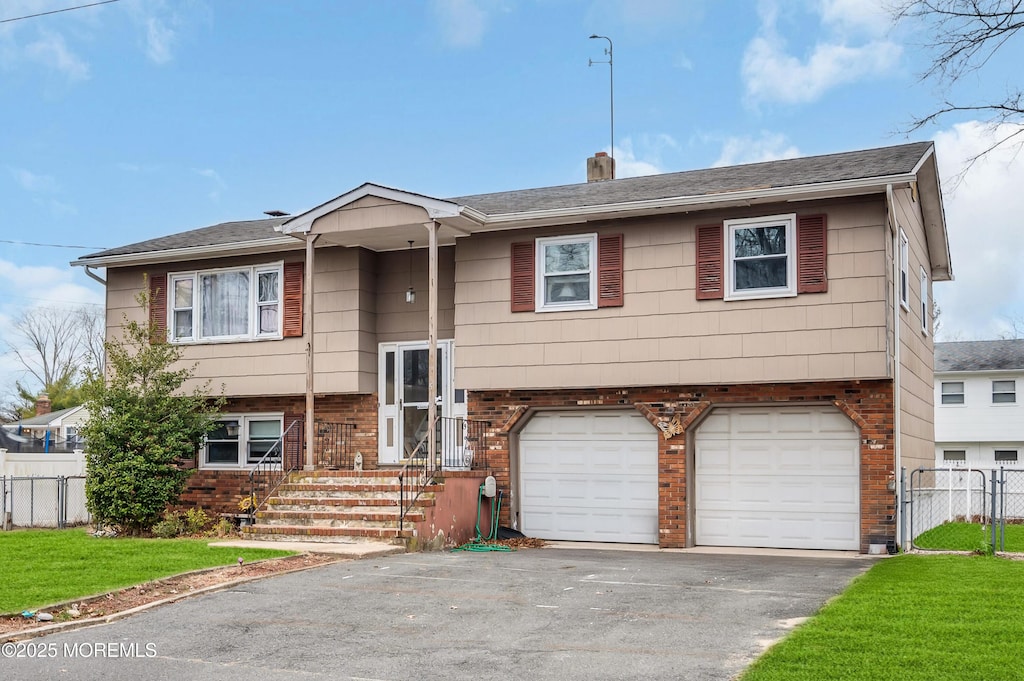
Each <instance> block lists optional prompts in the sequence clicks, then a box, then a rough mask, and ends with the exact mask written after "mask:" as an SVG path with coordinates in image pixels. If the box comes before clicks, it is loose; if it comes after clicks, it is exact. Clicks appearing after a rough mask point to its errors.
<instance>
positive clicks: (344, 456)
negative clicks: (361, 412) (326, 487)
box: [314, 421, 356, 470]
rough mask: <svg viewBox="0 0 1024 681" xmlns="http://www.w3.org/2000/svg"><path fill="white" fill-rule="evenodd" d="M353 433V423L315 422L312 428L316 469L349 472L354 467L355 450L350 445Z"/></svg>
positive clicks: (354, 428) (354, 426)
mask: <svg viewBox="0 0 1024 681" xmlns="http://www.w3.org/2000/svg"><path fill="white" fill-rule="evenodd" d="M355 431H356V424H354V423H327V422H326V421H317V422H316V426H315V428H314V432H315V433H316V466H317V468H330V469H337V470H351V469H352V468H353V467H355V463H356V462H355V448H354V446H353V444H352V438H353V435H355Z"/></svg>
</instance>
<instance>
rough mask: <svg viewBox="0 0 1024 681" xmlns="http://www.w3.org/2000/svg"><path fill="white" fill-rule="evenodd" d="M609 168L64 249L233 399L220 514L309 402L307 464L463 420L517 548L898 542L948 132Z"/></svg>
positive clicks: (925, 362)
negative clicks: (898, 141) (330, 428)
mask: <svg viewBox="0 0 1024 681" xmlns="http://www.w3.org/2000/svg"><path fill="white" fill-rule="evenodd" d="M609 161H610V159H607V158H606V157H603V155H598V156H596V157H594V158H592V159H591V160H590V162H589V164H588V171H590V170H593V171H594V176H593V177H592V178H591V179H593V180H595V181H589V182H587V183H584V184H577V185H567V186H560V187H546V188H540V189H527V190H520V191H509V192H500V193H493V194H482V195H476V196H462V197H455V198H447V199H439V198H432V197H428V196H423V195H421V194H416V193H412V192H406V191H401V190H397V189H392V188H388V187H383V186H379V185H374V184H364V185H362V186H360V187H358V188H356V189H354V190H352V191H349V192H347V193H345V194H342V195H341V196H338V197H336V198H334V199H331V200H329V201H327V202H325V203H323V204H321V205H319V206H317V207H315V208H312V209H310V210H308V211H306V212H304V213H301V214H299V215H295V216H290V217H289V216H285V217H277V218H272V219H266V220H255V221H251V222H232V223H225V224H220V225H215V226H212V227H206V228H202V229H197V230H192V231H188V232H182V233H179V234H174V235H171V236H167V237H161V238H157V239H151V240H148V241H143V242H140V243H137V244H131V245H128V246H122V247H119V248H114V249H110V250H106V251H102V252H99V253H95V254H92V255H89V256H86V257H83V258H81V259H79V260H77V261H75V263H73V264H75V265H80V266H86V267H103V268H106V281H107V315H108V318H107V319H108V328H111V329H116V328H117V326H118V325H119V324H120V323H121V319H122V316H123V315H126V314H127V315H128V317H129V318H132V319H139V320H141V319H143V317H144V314H143V312H142V311H141V310H140V309H139V308H138V306H137V304H136V303H135V302H134V301H135V296H136V294H138V293H139V292H140V291H142V290H147V289H148V290H149V292H150V294H151V300H152V303H153V304H152V305H151V308H150V314H151V319H152V321H154V322H155V323H156V324H157V325H158V326H159V327H160V328H161V329H165V330H166V334H167V339H168V342H171V343H176V344H179V345H180V346H181V348H182V350H183V352H184V359H185V361H186V362H188V363H189V364H191V363H197V367H198V369H197V374H196V380H197V381H200V382H203V381H207V380H208V381H210V383H211V385H212V386H213V387H214V389H215V390H219V387H220V386H221V385H223V386H224V391H225V394H226V396H227V397H228V407H227V416H225V420H224V421H223V423H222V427H221V428H219V429H218V431H216V432H215V433H213V434H212V435H211V437H210V439H209V443H208V445H207V447H206V448H205V449H204V451H203V452H201V453H200V457H199V461H198V468H199V470H198V471H197V473H196V475H195V476H193V478H192V480H191V482H190V490H189V492H188V493H187V495H186V498H187V499H188V500H190V501H191V502H193V503H203V504H204V505H207V507H209V506H210V505H215V506H218V507H224V508H226V507H227V505H228V504H229V502H230V501H231V499H232V498H234V497H235V495H237V493H238V490H240V489H244V483H243V481H244V480H245V479H246V478H247V476H248V470H249V469H250V468H251V466H252V465H253V462H254V461H256V460H257V459H258V458H259V456H260V455H261V453H262V452H264V451H266V450H267V448H268V447H269V446H270V443H272V442H273V441H274V440H275V438H277V437H279V436H280V435H281V433H282V432H283V431H285V430H287V429H288V428H289V426H291V425H292V424H293V423H297V422H298V421H299V420H300V419H303V417H305V421H304V425H302V426H301V428H303V429H304V432H305V433H306V437H305V442H306V445H307V446H306V448H305V465H306V467H307V468H318V467H319V466H320V465H321V462H322V461H323V460H324V458H323V457H324V456H325V450H324V449H323V444H322V438H321V437H320V436H321V434H322V433H323V432H325V428H326V426H327V425H328V424H329V423H331V422H343V423H347V424H352V426H351V429H352V430H351V432H350V434H349V435H348V436H346V437H347V438H348V446H350V447H351V448H352V449H353V450H354V451H358V452H359V454H361V457H362V465H363V467H364V468H366V469H392V468H397V467H399V466H401V465H403V464H405V463H408V462H409V461H410V453H411V452H415V451H418V450H417V447H419V446H420V444H422V443H423V442H425V441H426V442H427V444H428V445H429V444H430V442H431V440H430V438H426V440H424V433H427V432H429V431H430V424H431V423H432V422H434V421H433V420H432V419H433V417H434V416H439V417H463V416H464V417H467V418H468V419H469V420H470V423H476V422H479V421H485V422H486V423H487V425H486V428H487V431H486V436H487V437H486V443H487V444H486V452H484V454H486V456H485V457H481V452H476V458H475V459H474V462H473V466H474V468H476V467H477V466H478V464H477V461H480V460H482V458H485V459H486V465H487V468H488V470H490V471H492V472H493V474H494V476H495V477H496V479H497V483H498V488H499V489H500V490H501V491H502V492H503V493H504V496H505V502H504V505H503V507H502V522H503V523H504V524H509V523H511V524H513V525H514V526H515V527H517V528H518V529H520V530H521V531H522V532H524V533H526V534H527V535H532V536H537V537H543V538H549V539H567V540H581V541H614V542H634V543H648V544H658V545H660V546H662V547H685V546H692V545H721V546H763V547H796V548H821V549H852V550H861V551H866V550H867V549H868V546H869V544H876V543H889V544H891V543H893V542H894V541H896V540H897V537H896V532H897V527H898V523H897V522H896V514H897V509H898V504H897V494H898V492H897V489H898V485H897V484H896V481H897V480H898V478H899V469H900V467H901V466H905V467H908V468H916V467H918V466H921V465H926V464H930V463H931V462H932V461H933V459H934V455H933V450H934V440H933V429H932V417H933V400H932V390H931V382H932V376H933V371H932V370H933V367H932V358H933V347H932V337H931V333H930V327H931V320H930V318H929V309H930V307H929V304H928V301H929V300H930V299H931V298H930V296H931V285H932V282H933V281H945V280H949V279H951V276H952V275H951V266H950V257H949V251H948V245H947V235H946V225H945V218H944V213H943V207H942V199H941V191H940V186H939V177H938V171H937V166H936V160H935V152H934V147H933V145H932V144H931V143H914V144H905V145H900V146H895V147H889V148H882V149H871V150H866V151H855V152H850V153H841V154H831V155H827V156H818V157H810V158H801V159H792V160H783V161H772V162H767V163H756V164H750V165H742V166H735V167H728V168H713V169H708V170H697V171H688V172H680V173H669V174H664V175H655V176H649V177H638V178H630V179H620V180H604V181H600V180H598V178H600V177H602V175H601V172H602V171H603V172H605V173H606V174H605V175H603V176H605V177H606V176H607V170H608V168H607V164H608V162H609ZM434 353H436V363H435V362H432V361H430V357H431V355H432V354H434ZM432 367H433V368H435V370H436V373H435V371H431V368H432ZM431 395H433V396H434V398H435V399H431ZM314 421H317V422H319V423H316V424H315V423H314ZM455 439H457V437H456V438H455ZM453 443H454V439H452V438H451V436H450V434H449V431H448V430H444V429H442V434H441V436H440V441H439V442H438V444H437V445H436V446H437V447H439V450H438V451H440V452H443V453H444V456H445V457H446V460H447V457H448V454H449V453H451V452H452V450H453V449H454V448H455V447H456V445H455V444H453ZM455 458H457V459H460V458H462V457H461V456H457V457H455ZM457 463H460V464H464V463H465V461H464V460H462V461H458V462H457Z"/></svg>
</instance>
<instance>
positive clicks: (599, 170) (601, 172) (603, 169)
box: [587, 151, 615, 182]
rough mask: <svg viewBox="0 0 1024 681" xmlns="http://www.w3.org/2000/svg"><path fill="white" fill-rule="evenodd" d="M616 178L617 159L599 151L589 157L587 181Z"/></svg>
mask: <svg viewBox="0 0 1024 681" xmlns="http://www.w3.org/2000/svg"><path fill="white" fill-rule="evenodd" d="M614 179H615V159H614V158H612V157H611V156H609V155H608V154H607V153H605V152H603V151H599V152H597V153H596V154H594V155H593V156H591V157H590V158H588V159H587V182H602V181H604V180H614Z"/></svg>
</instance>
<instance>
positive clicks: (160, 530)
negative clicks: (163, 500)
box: [153, 511, 185, 539]
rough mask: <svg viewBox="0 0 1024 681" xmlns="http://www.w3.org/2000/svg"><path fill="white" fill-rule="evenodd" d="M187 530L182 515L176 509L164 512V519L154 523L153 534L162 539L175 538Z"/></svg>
mask: <svg viewBox="0 0 1024 681" xmlns="http://www.w3.org/2000/svg"><path fill="white" fill-rule="evenodd" d="M184 530H185V523H184V522H183V521H182V519H181V515H180V514H178V513H175V512H174V511H168V512H167V513H165V514H164V519H163V520H161V521H160V522H158V523H156V524H155V525H153V534H154V535H156V536H157V537H160V538H161V539H174V538H175V537H177V536H178V535H180V534H181V533H182V532H183V531H184Z"/></svg>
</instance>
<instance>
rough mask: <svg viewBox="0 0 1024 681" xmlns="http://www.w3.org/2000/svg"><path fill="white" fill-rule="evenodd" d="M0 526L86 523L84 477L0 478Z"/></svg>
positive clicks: (57, 525)
mask: <svg viewBox="0 0 1024 681" xmlns="http://www.w3.org/2000/svg"><path fill="white" fill-rule="evenodd" d="M0 509H2V516H0V529H3V530H11V529H16V528H27V527H55V528H64V527H72V526H74V525H85V524H88V523H89V521H90V519H91V517H90V515H89V511H88V509H87V508H86V504H85V476H56V477H0Z"/></svg>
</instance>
